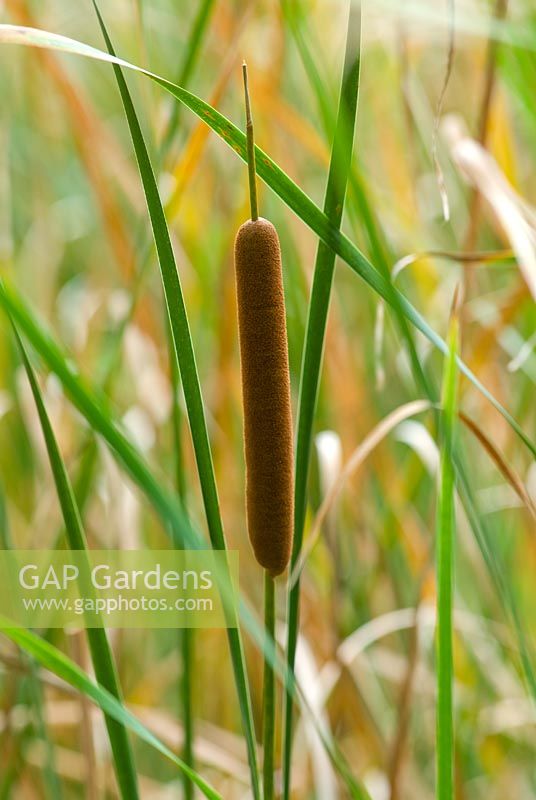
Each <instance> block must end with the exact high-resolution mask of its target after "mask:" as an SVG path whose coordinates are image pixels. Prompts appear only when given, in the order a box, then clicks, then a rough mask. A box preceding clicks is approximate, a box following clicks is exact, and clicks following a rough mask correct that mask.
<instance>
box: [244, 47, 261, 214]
mask: <svg viewBox="0 0 536 800" xmlns="http://www.w3.org/2000/svg"><path fill="white" fill-rule="evenodd" d="M242 74H243V76H244V97H245V101H246V139H247V153H248V176H249V202H250V204H251V219H252V220H253V221H255V220H256V219H258V218H259V207H258V203H257V175H256V167H255V137H254V135H253V117H252V116H251V103H250V100H249V87H248V68H247V64H246V62H245V61H244V63H243V64H242Z"/></svg>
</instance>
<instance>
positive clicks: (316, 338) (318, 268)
mask: <svg viewBox="0 0 536 800" xmlns="http://www.w3.org/2000/svg"><path fill="white" fill-rule="evenodd" d="M360 40H361V6H360V4H359V3H355V4H354V3H351V4H350V14H349V18H348V31H347V39H346V54H345V59H344V65H343V75H342V80H341V90H340V98H339V110H338V115H337V125H336V129H335V136H334V139H333V147H332V151H331V161H330V167H329V175H328V181H327V188H326V197H325V201H324V213H325V216H326V217H327V219H328V220H329V222H330V224H331V225H332V226H333V227H334V228H335V229H339V228H340V225H341V221H342V214H343V208H344V199H345V195H346V187H347V183H348V175H349V172H350V168H351V160H352V149H353V142H354V131H355V119H356V114H357V102H358V94H359V71H360V56H361V41H360ZM334 268H335V250H333V249H332V248H331V247H329V246H328V245H327V244H326V243H325V242H324V241H323V240H320V242H319V244H318V250H317V254H316V262H315V269H314V275H313V286H312V289H311V299H310V302H309V314H308V318H307V327H306V333H305V347H304V352H303V360H302V370H301V377H300V396H299V401H298V424H297V438H296V472H295V490H294V541H293V547H292V559H291V571H292V570H293V569H294V567H295V566H296V564H297V562H298V560H299V558H300V553H301V548H302V541H303V528H304V524H305V512H306V504H307V479H308V475H309V461H310V457H311V442H312V431H313V419H314V414H315V408H316V401H317V395H318V386H319V381H320V365H321V361H322V351H323V346H324V335H325V330H326V322H327V316H328V310H329V298H330V295H331V287H332V283H333V271H334ZM299 597H300V581H299V579H298V580H297V581H296V582H295V583H294V584H292V585H291V589H290V592H289V599H288V624H287V631H288V633H287V664H288V668H289V670H290V671H293V670H294V663H295V659H296V646H297V642H298V629H299ZM293 707H294V706H293V699H292V694H291V692H289V691H287V692H286V694H285V717H284V742H283V797H284V798H285V800H288V798H289V797H290V784H291V769H292V757H291V756H292V715H293Z"/></svg>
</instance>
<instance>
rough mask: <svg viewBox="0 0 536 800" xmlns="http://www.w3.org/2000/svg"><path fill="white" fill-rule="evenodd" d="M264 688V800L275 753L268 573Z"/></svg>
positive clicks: (268, 798) (269, 796)
mask: <svg viewBox="0 0 536 800" xmlns="http://www.w3.org/2000/svg"><path fill="white" fill-rule="evenodd" d="M264 627H265V650H264V686H263V717H262V744H263V750H264V762H263V786H264V800H273V797H274V753H275V679H274V670H273V666H272V659H271V655H272V654H273V653H274V641H275V581H274V579H273V578H272V576H271V575H270V573H269V572H268V571H267V570H265V573H264Z"/></svg>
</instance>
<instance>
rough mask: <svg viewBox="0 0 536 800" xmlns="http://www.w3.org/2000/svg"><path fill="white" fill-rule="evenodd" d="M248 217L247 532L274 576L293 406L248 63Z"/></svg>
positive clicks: (242, 320) (243, 341)
mask: <svg viewBox="0 0 536 800" xmlns="http://www.w3.org/2000/svg"><path fill="white" fill-rule="evenodd" d="M244 81H245V89H246V117H247V133H248V166H249V177H250V199H251V219H250V220H248V221H247V222H245V223H244V224H243V225H242V226H241V227H240V229H239V231H238V233H237V236H236V241H235V269H236V285H237V301H238V325H239V337H240V358H241V366H242V396H243V403H244V439H245V455H246V506H247V521H248V532H249V537H250V540H251V544H252V547H253V550H254V552H255V556H256V558H257V561H258V562H259V564H261V566H263V567H264V568H265V569H266V570H267V571H268V572H269V573H270V575H271V576H272V577H275V576H276V575H279V574H280V573H282V572H284V570H285V568H286V567H287V564H288V562H289V559H290V553H291V548H292V519H293V485H292V468H293V455H292V412H291V403H290V378H289V364H288V347H287V331H286V323H285V302H284V295H283V279H282V271H281V249H280V246H279V238H278V235H277V231H276V229H275V228H274V226H273V225H272V223H271V222H268V220H266V219H263V218H262V217H259V216H258V213H257V196H256V187H255V152H254V145H253V129H252V122H251V112H250V107H249V96H248V91H247V72H246V69H245V65H244Z"/></svg>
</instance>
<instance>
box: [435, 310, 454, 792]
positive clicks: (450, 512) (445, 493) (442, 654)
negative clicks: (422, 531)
mask: <svg viewBox="0 0 536 800" xmlns="http://www.w3.org/2000/svg"><path fill="white" fill-rule="evenodd" d="M457 339H458V320H457V319H456V318H455V317H454V318H453V319H452V321H451V330H450V335H449V343H450V348H451V352H450V357H449V359H448V361H447V363H446V366H445V377H444V385H443V418H442V423H443V425H442V433H443V442H442V447H441V480H440V490H439V500H438V512H437V543H436V570H437V642H436V653H437V667H436V671H437V710H436V730H437V741H436V778H437V781H436V798H437V800H453V797H454V730H453V711H452V684H453V658H452V595H453V582H454V579H453V572H454V513H455V512H454V464H453V459H452V455H453V452H452V445H453V443H452V439H453V434H454V426H455V422H456V394H457V369H456V352H457Z"/></svg>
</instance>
